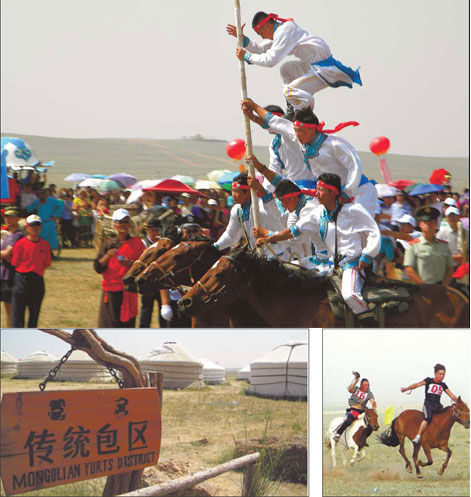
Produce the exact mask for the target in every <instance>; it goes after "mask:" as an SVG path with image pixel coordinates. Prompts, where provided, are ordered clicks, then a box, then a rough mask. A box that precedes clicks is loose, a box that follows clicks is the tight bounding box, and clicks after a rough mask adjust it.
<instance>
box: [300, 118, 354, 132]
mask: <svg viewBox="0 0 471 497" xmlns="http://www.w3.org/2000/svg"><path fill="white" fill-rule="evenodd" d="M359 124H360V123H357V122H356V121H348V122H346V123H340V124H337V126H335V128H334V129H324V126H325V122H324V121H322V122H321V123H319V124H313V123H303V122H301V121H294V122H293V126H298V127H299V128H309V129H315V130H316V131H318V132H319V133H327V134H331V133H337V131H340V130H341V129H343V128H346V127H347V126H358V125H359Z"/></svg>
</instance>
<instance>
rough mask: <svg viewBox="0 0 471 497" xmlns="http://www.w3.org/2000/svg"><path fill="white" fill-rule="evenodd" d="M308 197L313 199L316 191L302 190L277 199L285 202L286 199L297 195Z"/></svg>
mask: <svg viewBox="0 0 471 497" xmlns="http://www.w3.org/2000/svg"><path fill="white" fill-rule="evenodd" d="M303 194H304V195H309V196H310V197H315V196H316V195H317V192H316V190H308V189H307V188H303V189H302V190H300V191H299V192H291V193H285V194H284V195H281V197H278V198H279V199H280V200H286V199H287V198H291V197H297V196H298V195H303Z"/></svg>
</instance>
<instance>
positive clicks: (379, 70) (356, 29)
mask: <svg viewBox="0 0 471 497" xmlns="http://www.w3.org/2000/svg"><path fill="white" fill-rule="evenodd" d="M241 3H242V18H243V20H244V21H247V29H246V33H247V35H248V36H250V37H256V36H257V35H255V33H254V32H253V30H252V29H251V28H250V25H251V19H252V16H253V14H254V13H255V12H256V11H257V10H265V11H267V12H275V13H278V14H279V15H280V17H293V18H294V19H295V21H296V22H297V23H298V24H299V25H300V26H301V27H302V28H304V29H306V30H307V31H309V32H310V33H312V34H315V35H317V36H320V37H322V38H324V39H325V40H326V41H327V43H328V44H329V46H330V47H331V50H332V53H333V55H334V56H335V57H336V58H337V59H339V60H340V61H342V62H343V63H344V64H346V65H348V66H352V67H354V68H356V67H358V66H361V75H362V79H363V83H364V84H363V86H362V87H358V86H356V87H355V88H354V89H353V90H349V89H346V88H341V89H331V88H328V89H326V90H323V91H321V92H320V93H318V94H317V97H316V109H315V111H316V113H317V114H318V116H319V117H320V119H321V120H324V121H325V122H326V125H327V126H328V127H329V126H331V125H332V126H333V125H335V124H337V123H338V122H341V121H349V120H357V121H359V122H360V124H361V125H360V126H359V127H357V128H350V129H346V130H344V131H342V136H344V137H345V138H346V139H348V140H349V141H351V142H352V144H353V145H354V146H355V147H356V148H357V149H358V150H360V151H365V150H367V149H368V143H369V142H370V140H371V139H372V138H374V137H375V136H381V135H384V136H387V137H389V139H390V140H391V150H390V151H391V153H395V154H408V155H423V156H424V155H425V156H436V157H447V156H448V157H465V156H467V155H468V148H469V145H468V142H469V129H468V109H469V98H468V96H469V93H468V91H469V90H468V74H469V60H468V59H469V51H468V47H469V44H468V19H469V14H468V8H469V7H468V1H467V0H453V1H452V2H448V3H444V2H443V1H440V0H413V1H410V0H395V1H391V0H362V1H361V2H352V1H351V0H336V2H335V3H334V2H332V0H316V1H315V2H311V1H307V0H302V1H301V0H293V1H291V2H289V3H288V2H286V1H284V0H252V1H250V2H249V1H247V0H245V1H244V0H242V2H241ZM334 5H335V6H334ZM233 6H234V4H233V1H232V0H204V1H199V2H196V1H190V0H183V1H180V2H164V1H161V0H160V1H159V0H99V1H96V0H68V1H66V2H65V1H63V0H41V1H37V0H2V2H1V14H2V16H1V17H2V20H1V31H2V34H1V45H2V46H1V70H2V71H1V72H2V75H1V105H2V111H1V119H2V131H3V132H8V133H21V134H34V135H43V136H52V137H68V138H79V137H94V138H101V137H115V138H133V137H134V138H179V137H181V136H183V135H186V136H188V135H193V134H195V133H197V132H199V133H201V134H203V135H205V136H208V137H216V138H222V139H233V138H238V137H243V136H244V131H243V130H244V128H243V121H242V117H241V114H240V111H239V101H240V84H239V64H238V61H237V60H236V58H235V56H234V51H235V43H236V40H235V38H233V37H229V36H228V35H226V33H225V29H224V27H225V25H226V23H234V7H233ZM247 77H248V93H249V96H251V97H252V98H253V99H254V100H255V101H258V102H259V103H261V104H262V105H266V104H269V103H273V104H279V105H282V106H284V101H283V98H282V95H281V79H280V75H279V66H277V67H275V68H272V69H267V68H262V67H255V66H250V67H248V68H247ZM253 136H254V143H255V144H259V145H264V144H266V143H267V142H268V139H267V136H266V134H265V132H264V131H262V130H259V129H257V130H254V135H253Z"/></svg>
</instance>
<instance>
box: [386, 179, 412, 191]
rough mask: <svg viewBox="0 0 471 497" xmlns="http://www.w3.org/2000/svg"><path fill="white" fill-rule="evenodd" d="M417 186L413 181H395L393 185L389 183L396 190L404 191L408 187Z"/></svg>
mask: <svg viewBox="0 0 471 497" xmlns="http://www.w3.org/2000/svg"><path fill="white" fill-rule="evenodd" d="M416 184H417V183H415V181H411V180H410V179H398V180H396V181H393V182H392V183H389V186H394V188H397V189H398V190H401V191H404V190H405V189H406V187H408V186H411V185H416Z"/></svg>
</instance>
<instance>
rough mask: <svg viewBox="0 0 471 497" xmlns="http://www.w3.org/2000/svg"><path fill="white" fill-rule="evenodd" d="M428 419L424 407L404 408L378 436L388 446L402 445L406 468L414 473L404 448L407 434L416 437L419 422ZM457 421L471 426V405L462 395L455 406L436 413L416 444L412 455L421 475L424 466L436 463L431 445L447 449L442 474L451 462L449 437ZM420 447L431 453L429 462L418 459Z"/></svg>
mask: <svg viewBox="0 0 471 497" xmlns="http://www.w3.org/2000/svg"><path fill="white" fill-rule="evenodd" d="M423 419H424V417H423V414H422V412H421V411H417V410H415V409H408V410H407V411H404V412H402V413H401V414H400V415H399V416H398V417H397V418H395V419H394V420H393V422H392V424H391V427H390V428H389V430H387V431H385V432H384V433H381V435H379V436H378V437H377V438H378V440H379V441H380V442H381V443H382V444H384V445H387V446H388V447H397V446H398V445H399V446H400V447H399V453H400V454H401V456H402V457H403V458H404V461H406V470H407V471H408V472H409V473H412V466H411V463H410V461H409V459H407V456H406V452H405V450H404V441H405V439H406V438H409V439H410V440H412V439H413V438H414V437H415V436H416V435H417V431H418V429H419V425H420V423H421V422H422V420H423ZM455 421H458V423H460V424H462V425H463V426H464V427H465V428H466V429H468V428H469V407H468V406H467V405H466V404H465V402H463V401H462V400H461V397H458V400H457V401H456V403H454V404H452V405H451V406H448V407H445V409H443V410H442V411H441V412H438V413H436V414H434V415H433V418H432V421H431V422H430V423H429V424H428V426H427V428H426V429H425V431H424V433H423V435H422V438H421V440H420V443H419V444H416V445H414V452H413V454H412V459H413V461H414V465H415V471H416V474H417V478H423V475H422V473H421V472H420V466H430V465H431V464H433V460H432V453H431V449H440V450H443V452H446V453H447V456H446V459H445V462H444V463H443V465H442V467H441V468H440V469H439V470H438V474H439V475H442V474H443V472H444V471H445V469H446V467H447V466H448V461H449V460H450V457H451V454H452V452H451V450H450V448H449V447H448V439H449V438H450V432H451V427H452V426H453V425H454V423H455ZM420 447H422V448H423V449H424V452H425V455H426V457H427V462H422V461H421V460H418V456H419V451H420Z"/></svg>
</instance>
